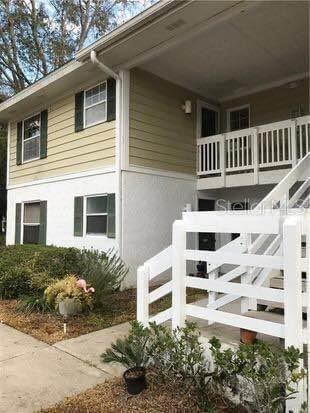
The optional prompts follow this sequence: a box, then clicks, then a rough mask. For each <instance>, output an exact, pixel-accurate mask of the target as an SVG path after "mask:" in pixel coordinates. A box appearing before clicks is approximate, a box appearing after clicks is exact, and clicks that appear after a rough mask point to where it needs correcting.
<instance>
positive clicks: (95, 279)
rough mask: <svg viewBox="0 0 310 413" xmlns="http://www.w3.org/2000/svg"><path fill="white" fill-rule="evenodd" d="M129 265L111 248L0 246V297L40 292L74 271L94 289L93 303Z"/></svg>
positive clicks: (100, 300) (118, 280) (119, 279)
mask: <svg viewBox="0 0 310 413" xmlns="http://www.w3.org/2000/svg"><path fill="white" fill-rule="evenodd" d="M127 272H128V269H127V268H126V266H125V265H124V263H123V262H122V260H121V259H120V258H119V257H118V256H117V255H116V254H115V253H113V252H112V251H110V252H109V253H104V252H98V251H92V250H82V251H80V250H78V249H76V248H63V247H53V246H41V245H14V246H8V247H0V297H1V298H18V297H20V296H21V295H29V294H34V295H37V294H39V293H43V291H44V290H45V288H46V287H47V286H48V285H49V284H51V282H53V281H54V280H55V279H56V280H57V279H61V278H63V276H64V274H76V275H78V276H80V277H81V278H84V279H86V280H87V281H89V282H90V283H91V284H92V285H93V286H94V288H95V290H96V304H97V305H100V304H102V303H103V302H104V298H105V296H106V295H107V294H109V293H111V292H112V291H114V290H116V289H118V288H119V286H120V284H121V282H122V280H123V279H124V277H125V276H126V274H127Z"/></svg>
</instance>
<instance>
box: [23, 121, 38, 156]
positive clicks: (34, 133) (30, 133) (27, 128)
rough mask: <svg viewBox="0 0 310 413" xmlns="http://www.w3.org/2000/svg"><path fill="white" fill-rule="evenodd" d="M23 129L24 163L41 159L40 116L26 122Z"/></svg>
mask: <svg viewBox="0 0 310 413" xmlns="http://www.w3.org/2000/svg"><path fill="white" fill-rule="evenodd" d="M23 126H24V128H23V162H27V161H30V160H34V159H39V158H40V135H41V117H40V114H38V115H35V116H32V117H31V118H28V119H26V120H24V125H23Z"/></svg>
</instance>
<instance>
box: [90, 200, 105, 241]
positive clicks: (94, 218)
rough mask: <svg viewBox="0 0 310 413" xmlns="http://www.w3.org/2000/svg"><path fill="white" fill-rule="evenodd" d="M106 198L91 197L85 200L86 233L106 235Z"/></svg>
mask: <svg viewBox="0 0 310 413" xmlns="http://www.w3.org/2000/svg"><path fill="white" fill-rule="evenodd" d="M107 218H108V214H107V196H106V195H100V196H92V197H88V198H87V199H86V233H87V234H106V233H107Z"/></svg>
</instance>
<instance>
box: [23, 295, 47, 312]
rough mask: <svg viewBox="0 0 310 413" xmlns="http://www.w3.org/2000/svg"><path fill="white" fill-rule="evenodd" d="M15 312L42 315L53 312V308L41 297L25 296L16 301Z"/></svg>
mask: <svg viewBox="0 0 310 413" xmlns="http://www.w3.org/2000/svg"><path fill="white" fill-rule="evenodd" d="M16 310H17V311H19V312H21V313H25V314H30V313H42V314H44V313H49V312H51V311H53V308H52V307H51V306H50V305H49V304H48V303H47V302H46V300H45V298H44V297H43V296H35V295H26V296H22V297H21V298H20V299H19V300H18V302H17V306H16Z"/></svg>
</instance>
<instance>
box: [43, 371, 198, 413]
mask: <svg viewBox="0 0 310 413" xmlns="http://www.w3.org/2000/svg"><path fill="white" fill-rule="evenodd" d="M43 412H44V413H61V412H66V413H90V412H92V413H131V412H132V413H133V412H135V413H136V412H137V413H159V412H160V413H199V412H200V409H199V408H198V406H197V403H196V401H195V398H194V397H193V396H192V395H191V394H190V393H185V392H184V390H183V387H182V386H181V385H180V384H178V385H172V384H170V385H168V384H165V383H158V382H157V381H156V380H154V379H152V378H151V377H149V378H148V388H147V389H146V390H144V391H143V392H142V393H140V394H139V395H136V396H130V395H128V394H127V392H126V391H125V389H124V384H123V380H122V379H114V380H110V381H107V382H104V383H102V384H99V385H97V386H96V387H94V388H93V389H90V390H87V391H85V392H83V393H80V394H78V395H76V396H72V397H68V398H66V399H65V400H64V401H62V402H61V403H59V404H57V405H56V406H54V407H51V408H49V409H46V410H42V413H43Z"/></svg>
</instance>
